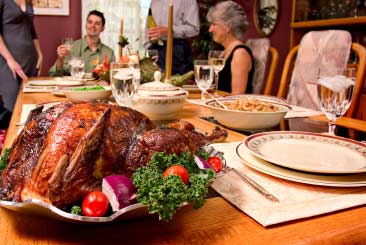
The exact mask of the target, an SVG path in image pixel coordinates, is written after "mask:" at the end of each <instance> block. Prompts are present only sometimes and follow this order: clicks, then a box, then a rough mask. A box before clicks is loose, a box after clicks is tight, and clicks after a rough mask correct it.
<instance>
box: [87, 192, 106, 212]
mask: <svg viewBox="0 0 366 245" xmlns="http://www.w3.org/2000/svg"><path fill="white" fill-rule="evenodd" d="M108 208H109V202H108V199H107V197H106V195H105V194H104V193H103V192H101V191H92V192H90V193H89V194H88V195H86V197H85V198H84V200H83V204H82V210H83V213H84V215H85V216H90V217H102V216H103V215H105V213H106V212H107V211H108Z"/></svg>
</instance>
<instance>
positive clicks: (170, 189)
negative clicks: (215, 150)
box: [132, 152, 215, 220]
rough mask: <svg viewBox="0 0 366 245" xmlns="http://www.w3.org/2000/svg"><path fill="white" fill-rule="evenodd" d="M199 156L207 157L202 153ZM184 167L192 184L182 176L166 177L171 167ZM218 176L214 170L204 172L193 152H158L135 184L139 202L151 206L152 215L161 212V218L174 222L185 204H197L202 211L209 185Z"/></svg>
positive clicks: (135, 179)
mask: <svg viewBox="0 0 366 245" xmlns="http://www.w3.org/2000/svg"><path fill="white" fill-rule="evenodd" d="M197 155H199V156H201V157H204V158H206V159H207V156H206V157H205V156H204V154H202V152H200V153H198V154H197ZM175 164H181V165H183V166H184V167H185V168H186V169H187V171H188V172H189V183H188V185H185V184H184V183H183V182H182V180H181V179H180V177H178V176H175V175H171V176H168V177H166V178H163V172H164V171H165V169H167V168H168V167H170V166H172V165H175ZM214 177H215V172H214V171H213V170H211V169H207V170H201V169H199V168H198V167H197V165H196V163H195V162H194V156H193V155H192V154H191V153H188V152H184V153H182V154H181V155H179V156H177V155H176V154H171V155H168V154H165V153H162V152H158V153H155V154H154V155H153V157H152V158H151V160H150V165H149V166H144V167H141V168H139V169H137V170H136V171H135V173H134V174H133V176H132V181H133V184H134V185H135V187H136V188H137V190H138V191H137V201H138V202H140V203H142V204H145V205H147V206H148V207H149V212H150V213H157V214H158V215H159V217H160V219H163V220H170V219H172V217H173V215H174V213H175V212H176V210H177V209H178V208H179V207H181V206H182V204H183V203H191V202H193V207H194V208H196V209H197V208H200V207H202V205H203V204H204V202H205V196H206V193H207V191H208V183H209V181H210V180H212V179H213V178H214Z"/></svg>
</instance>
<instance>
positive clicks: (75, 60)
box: [69, 57, 85, 79]
mask: <svg viewBox="0 0 366 245" xmlns="http://www.w3.org/2000/svg"><path fill="white" fill-rule="evenodd" d="M84 65H85V63H84V60H83V59H82V58H81V57H72V58H71V59H70V60H69V66H70V74H71V77H73V78H75V79H81V78H82V77H83V75H84Z"/></svg>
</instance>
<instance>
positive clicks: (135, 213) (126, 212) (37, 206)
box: [0, 102, 226, 224]
mask: <svg viewBox="0 0 366 245" xmlns="http://www.w3.org/2000/svg"><path fill="white" fill-rule="evenodd" d="M57 103H59V102H57ZM203 149H204V150H205V151H206V152H207V153H208V154H209V156H217V157H220V158H221V159H222V164H223V168H225V167H226V161H225V159H224V157H223V154H222V152H220V151H217V150H216V149H215V148H214V147H212V146H210V145H207V146H205V147H203ZM0 173H1V172H0ZM222 174H224V171H222V172H220V173H217V177H218V176H220V175H222ZM206 194H207V193H206ZM186 205H189V203H182V204H181V207H183V206H186ZM0 207H3V208H5V209H8V210H12V211H14V212H17V213H22V214H31V215H41V216H46V217H49V218H53V219H57V220H61V221H66V222H71V223H80V224H92V223H111V222H117V221H123V220H129V219H135V218H139V217H144V216H147V215H151V214H149V209H148V206H146V205H144V204H141V203H135V204H131V205H129V206H127V207H125V208H122V209H120V210H119V211H117V212H114V213H112V214H111V215H110V216H107V217H87V216H82V215H76V214H71V213H69V212H65V211H63V210H61V209H59V208H57V207H55V206H53V205H52V204H49V203H46V202H44V201H42V200H38V199H28V200H25V201H24V202H13V201H4V200H1V199H0Z"/></svg>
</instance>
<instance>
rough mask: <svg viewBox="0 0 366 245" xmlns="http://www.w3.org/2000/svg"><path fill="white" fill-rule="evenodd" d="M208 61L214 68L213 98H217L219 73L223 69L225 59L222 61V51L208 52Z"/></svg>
mask: <svg viewBox="0 0 366 245" xmlns="http://www.w3.org/2000/svg"><path fill="white" fill-rule="evenodd" d="M208 60H209V62H210V64H211V65H213V67H214V72H215V83H214V85H215V96H218V94H217V91H218V88H219V72H220V71H221V70H222V69H223V68H224V65H225V59H224V51H219V50H210V51H209V52H208Z"/></svg>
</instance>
